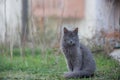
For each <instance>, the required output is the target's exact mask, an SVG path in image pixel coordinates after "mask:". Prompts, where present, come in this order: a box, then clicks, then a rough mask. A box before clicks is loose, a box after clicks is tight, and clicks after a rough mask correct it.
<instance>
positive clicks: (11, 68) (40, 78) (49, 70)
mask: <svg viewBox="0 0 120 80" xmlns="http://www.w3.org/2000/svg"><path fill="white" fill-rule="evenodd" d="M30 52H31V51H29V50H26V53H27V55H26V56H25V57H24V58H22V57H21V56H19V55H18V53H19V50H15V51H14V57H13V59H11V58H10V57H9V56H3V55H0V80H65V79H64V78H63V77H62V75H63V73H64V72H66V71H67V68H66V63H65V59H64V56H63V54H55V53H54V51H52V50H47V51H46V52H45V53H41V52H40V51H35V52H36V53H37V54H35V55H34V56H32V54H31V53H30ZM94 57H95V60H96V64H97V70H96V72H95V77H93V78H84V79H81V80H120V65H119V64H118V62H116V61H115V60H113V59H111V58H109V57H106V56H104V55H103V54H101V53H98V54H94Z"/></svg>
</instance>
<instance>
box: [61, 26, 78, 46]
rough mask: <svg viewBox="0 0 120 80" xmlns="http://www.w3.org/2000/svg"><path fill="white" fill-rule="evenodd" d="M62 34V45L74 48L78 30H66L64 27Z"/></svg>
mask: <svg viewBox="0 0 120 80" xmlns="http://www.w3.org/2000/svg"><path fill="white" fill-rule="evenodd" d="M63 33H64V35H63V41H64V45H67V46H74V45H76V44H77V43H78V41H79V38H78V28H75V29H74V30H68V29H67V28H66V27H64V29H63Z"/></svg>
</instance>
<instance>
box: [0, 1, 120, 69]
mask: <svg viewBox="0 0 120 80" xmlns="http://www.w3.org/2000/svg"><path fill="white" fill-rule="evenodd" d="M63 27H68V28H75V27H78V28H79V34H78V35H79V38H80V41H81V42H82V43H84V44H86V45H87V46H88V47H89V48H91V49H92V51H93V52H95V53H96V52H97V53H100V52H99V51H103V53H104V54H105V55H109V54H110V53H111V52H112V51H114V49H116V48H117V49H118V48H120V0H0V56H1V57H3V56H7V57H10V59H14V55H20V56H22V57H23V58H25V57H26V55H32V56H34V55H37V54H40V55H41V54H43V57H46V54H47V53H55V54H51V56H54V55H55V56H56V55H58V54H59V53H61V52H60V39H61V34H62V28H63ZM45 53H46V54H45ZM119 56H120V55H119ZM57 58H58V56H57ZM57 58H56V59H57ZM46 59H47V60H49V59H48V57H46V58H45V60H46ZM56 59H55V61H57V60H56ZM1 65H3V64H1ZM2 69H3V68H1V70H2ZM10 70H11V69H10Z"/></svg>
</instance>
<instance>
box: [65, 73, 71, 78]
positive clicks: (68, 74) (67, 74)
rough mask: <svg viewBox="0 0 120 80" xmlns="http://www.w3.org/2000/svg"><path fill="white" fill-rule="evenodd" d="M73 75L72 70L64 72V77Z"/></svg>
mask: <svg viewBox="0 0 120 80" xmlns="http://www.w3.org/2000/svg"><path fill="white" fill-rule="evenodd" d="M71 77H72V72H65V73H64V78H71Z"/></svg>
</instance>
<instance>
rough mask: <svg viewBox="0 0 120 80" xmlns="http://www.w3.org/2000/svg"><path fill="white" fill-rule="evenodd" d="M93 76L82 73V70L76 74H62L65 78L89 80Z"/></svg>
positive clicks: (88, 73)
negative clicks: (85, 79) (84, 79)
mask: <svg viewBox="0 0 120 80" xmlns="http://www.w3.org/2000/svg"><path fill="white" fill-rule="evenodd" d="M93 76H94V72H90V71H83V70H81V71H76V72H67V73H65V74H64V77H65V78H89V77H93Z"/></svg>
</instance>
